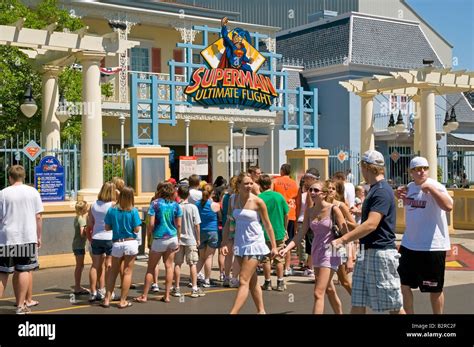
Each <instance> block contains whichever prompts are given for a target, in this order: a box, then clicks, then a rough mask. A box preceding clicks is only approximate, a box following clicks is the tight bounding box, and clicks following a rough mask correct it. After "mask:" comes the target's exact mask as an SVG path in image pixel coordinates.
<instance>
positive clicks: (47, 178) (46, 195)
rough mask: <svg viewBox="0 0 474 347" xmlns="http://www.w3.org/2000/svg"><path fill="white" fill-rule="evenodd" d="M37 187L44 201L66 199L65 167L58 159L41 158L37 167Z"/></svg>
mask: <svg viewBox="0 0 474 347" xmlns="http://www.w3.org/2000/svg"><path fill="white" fill-rule="evenodd" d="M35 188H36V189H37V190H38V192H39V193H40V195H41V200H43V201H64V167H63V166H62V165H61V163H60V162H59V160H58V159H56V158H55V157H52V156H46V157H44V158H43V159H41V161H40V163H39V165H38V166H36V167H35Z"/></svg>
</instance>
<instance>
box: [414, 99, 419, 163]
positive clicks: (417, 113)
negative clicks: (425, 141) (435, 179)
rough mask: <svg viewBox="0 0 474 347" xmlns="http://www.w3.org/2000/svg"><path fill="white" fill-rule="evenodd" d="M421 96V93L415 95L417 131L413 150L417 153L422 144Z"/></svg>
mask: <svg viewBox="0 0 474 347" xmlns="http://www.w3.org/2000/svg"><path fill="white" fill-rule="evenodd" d="M420 101H421V98H420V96H419V95H416V96H414V97H413V102H414V103H415V125H414V126H415V131H414V136H413V151H414V152H415V154H418V152H420V144H421V122H420V119H421V102H420Z"/></svg>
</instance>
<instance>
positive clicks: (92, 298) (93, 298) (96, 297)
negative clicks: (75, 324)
mask: <svg viewBox="0 0 474 347" xmlns="http://www.w3.org/2000/svg"><path fill="white" fill-rule="evenodd" d="M96 300H99V299H98V296H97V292H94V293H91V295H90V296H89V301H90V302H92V301H96Z"/></svg>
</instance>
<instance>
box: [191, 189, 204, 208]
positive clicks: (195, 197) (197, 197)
mask: <svg viewBox="0 0 474 347" xmlns="http://www.w3.org/2000/svg"><path fill="white" fill-rule="evenodd" d="M201 200H202V192H201V191H200V190H197V189H194V188H192V189H190V190H189V197H188V202H189V203H190V204H193V205H194V204H195V203H196V202H198V201H201Z"/></svg>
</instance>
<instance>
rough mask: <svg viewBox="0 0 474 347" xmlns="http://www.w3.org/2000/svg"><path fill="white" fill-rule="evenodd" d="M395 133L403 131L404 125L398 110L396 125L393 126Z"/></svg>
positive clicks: (400, 111)
mask: <svg viewBox="0 0 474 347" xmlns="http://www.w3.org/2000/svg"><path fill="white" fill-rule="evenodd" d="M395 129H396V132H397V133H401V132H403V131H405V123H404V122H403V116H402V110H398V117H397V124H395Z"/></svg>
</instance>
